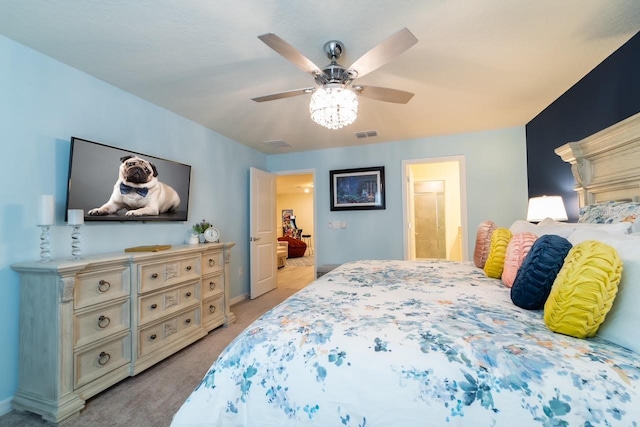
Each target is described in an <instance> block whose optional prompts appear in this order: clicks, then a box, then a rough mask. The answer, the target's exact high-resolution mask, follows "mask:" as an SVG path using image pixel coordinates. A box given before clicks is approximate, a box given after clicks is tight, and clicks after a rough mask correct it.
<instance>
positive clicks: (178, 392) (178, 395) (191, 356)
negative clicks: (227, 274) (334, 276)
mask: <svg viewBox="0 0 640 427" xmlns="http://www.w3.org/2000/svg"><path fill="white" fill-rule="evenodd" d="M291 270H292V269H291V268H290V270H289V272H287V273H286V276H284V277H290V276H289V274H292V273H294V271H291ZM295 270H296V271H295V274H296V276H297V277H304V278H305V279H304V280H300V279H296V280H294V281H293V282H294V283H282V282H281V281H280V273H279V280H278V288H276V289H275V290H273V291H271V292H268V293H266V294H264V295H262V296H261V297H259V298H256V299H255V300H245V301H242V302H241V303H239V304H236V305H234V306H233V307H232V308H231V311H233V313H234V314H235V315H236V318H237V320H236V322H235V323H234V324H232V325H230V326H229V327H227V328H225V327H220V328H218V329H216V330H214V331H213V332H212V333H210V334H209V335H207V336H206V337H204V338H203V339H201V340H200V341H198V342H196V343H194V344H192V345H191V346H189V347H187V348H185V349H183V350H181V351H179V352H178V353H176V354H174V355H172V356H171V357H169V358H167V359H165V360H164V361H162V362H160V363H158V364H156V365H155V366H153V367H151V368H149V369H147V370H146V371H144V372H142V373H140V374H138V375H137V376H135V377H130V378H127V379H126V380H124V381H122V382H120V383H118V384H116V385H114V386H113V387H111V388H109V389H108V390H105V391H103V392H102V393H100V394H98V395H96V396H94V397H93V398H91V399H89V400H88V401H87V403H86V406H85V408H84V409H83V410H82V412H81V413H80V415H79V416H77V417H75V418H73V419H71V420H70V421H69V422H68V423H65V424H64V425H65V426H68V427H116V426H127V427H138V426H140V427H146V426H149V427H163V426H168V425H169V424H170V423H171V418H172V416H173V414H174V413H175V412H176V411H177V410H178V409H179V408H180V406H181V405H182V403H183V402H184V400H185V399H186V398H187V396H188V395H189V394H190V393H191V392H192V391H193V389H194V388H195V387H196V386H197V385H198V384H199V383H200V381H201V380H202V377H203V376H204V374H205V373H206V372H207V370H208V369H209V366H210V365H211V364H212V363H213V361H214V360H215V359H216V358H217V357H218V355H219V354H220V352H221V351H222V350H223V349H224V348H225V347H226V346H227V344H228V343H229V342H231V340H233V338H235V337H236V336H237V335H238V334H239V333H240V332H242V330H244V329H245V328H246V327H247V326H248V325H249V324H250V323H251V322H253V321H254V320H255V319H256V318H258V317H259V316H260V315H262V314H263V313H264V312H266V311H267V310H269V309H270V308H272V307H274V306H276V305H277V304H279V303H280V302H282V301H284V300H285V299H286V298H287V297H289V296H290V295H292V294H293V293H295V292H296V291H298V290H299V289H301V288H303V287H304V286H306V284H308V283H310V282H311V281H312V280H313V267H295ZM46 425H48V424H47V423H45V422H44V421H43V420H42V418H40V417H39V416H37V415H34V414H31V413H17V412H16V411H11V412H10V413H8V414H6V415H3V416H2V417H0V426H3V427H4V426H6V427H9V426H11V427H32V426H46Z"/></svg>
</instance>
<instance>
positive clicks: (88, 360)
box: [74, 333, 131, 388]
mask: <svg viewBox="0 0 640 427" xmlns="http://www.w3.org/2000/svg"><path fill="white" fill-rule="evenodd" d="M129 362H131V334H128V333H127V334H126V335H124V336H122V337H120V338H116V339H114V340H111V341H106V342H105V343H103V344H100V345H97V346H95V347H93V348H91V349H89V350H84V351H83V352H80V353H77V354H75V355H74V365H75V369H74V386H75V388H77V387H80V386H82V385H84V384H86V383H88V382H91V381H93V380H94V379H96V378H99V377H101V376H103V375H105V374H107V373H109V372H111V371H113V370H114V369H117V368H119V367H121V366H123V365H126V364H127V363H129Z"/></svg>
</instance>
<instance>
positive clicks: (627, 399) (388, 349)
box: [172, 115, 640, 427]
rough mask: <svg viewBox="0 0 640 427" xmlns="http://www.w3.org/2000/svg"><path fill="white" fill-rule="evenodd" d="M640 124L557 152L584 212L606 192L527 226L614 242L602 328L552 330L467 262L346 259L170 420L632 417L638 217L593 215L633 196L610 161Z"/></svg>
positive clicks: (538, 421)
mask: <svg viewBox="0 0 640 427" xmlns="http://www.w3.org/2000/svg"><path fill="white" fill-rule="evenodd" d="M639 124H640V115H638V116H633V117H631V118H630V119H627V120H626V121H624V122H621V123H620V124H617V125H615V126H613V127H611V128H609V129H606V130H604V131H602V132H599V133H598V134H596V135H594V136H592V137H589V138H585V140H582V141H578V142H575V143H570V144H567V145H566V146H563V147H561V148H560V149H558V150H557V152H558V154H559V155H560V156H561V157H563V159H564V160H565V161H568V162H569V163H571V164H572V170H573V171H574V176H576V181H577V185H576V191H577V193H578V195H579V198H580V205H581V207H582V208H583V211H581V212H582V214H581V215H582V216H581V219H582V218H587V217H589V215H590V212H591V213H592V211H589V209H585V208H587V207H588V206H591V205H594V204H596V203H595V202H603V201H610V200H612V199H615V200H616V201H614V202H612V203H613V204H614V205H612V206H609V205H606V209H604V210H603V209H602V208H603V205H602V204H601V203H600V204H598V209H599V211H598V212H599V214H598V215H591V216H592V217H594V218H597V220H596V221H595V222H598V223H603V224H601V225H599V224H589V226H588V227H579V226H578V225H575V226H572V225H570V224H539V225H537V226H536V227H545V229H549V230H551V229H555V230H558V233H557V235H564V236H565V237H566V239H567V241H571V243H572V244H573V245H575V246H577V245H579V244H581V243H583V242H585V241H586V242H587V243H589V242H591V241H594V239H600V240H601V241H602V242H607V245H611V247H614V248H617V250H618V252H619V253H620V258H621V261H620V262H621V265H622V264H623V265H624V269H623V270H622V274H621V280H620V282H619V286H618V288H617V296H616V297H615V301H614V302H613V308H611V311H610V312H609V313H608V314H607V319H606V320H605V321H604V323H603V324H602V328H601V329H602V331H604V332H602V333H601V332H600V331H599V332H598V334H595V336H592V337H589V338H586V339H583V338H576V337H573V336H568V335H565V334H562V333H556V332H553V331H552V330H550V328H549V327H548V324H547V323H546V322H547V319H546V316H545V310H546V307H545V310H525V309H522V308H521V307H518V306H517V305H515V304H514V302H513V298H512V296H511V289H510V288H509V287H507V286H505V284H504V283H503V281H502V280H500V279H499V278H490V277H488V276H487V272H486V271H485V270H484V269H482V268H479V267H478V266H477V265H476V264H475V262H473V263H472V262H446V261H441V262H436V261H434V262H409V261H395V260H386V261H357V262H351V263H347V264H343V265H342V266H340V267H338V268H336V269H335V270H333V271H332V272H330V273H328V274H326V275H324V276H322V277H321V278H319V279H318V280H316V281H315V282H313V283H312V284H311V285H309V286H308V287H306V288H305V289H303V290H301V291H300V292H298V293H296V294H295V295H293V296H291V297H290V298H289V299H288V300H286V301H285V302H283V303H282V304H280V305H278V306H277V307H275V308H274V309H272V310H271V311H269V312H267V313H266V314H265V315H263V316H262V317H261V318H260V319H258V320H257V321H256V322H254V323H253V324H252V325H250V326H249V327H248V328H247V329H246V330H245V331H243V332H242V333H241V334H240V335H239V336H238V337H237V338H236V339H235V340H234V341H233V342H232V343H231V344H230V345H229V346H228V347H227V348H226V349H225V350H224V351H223V352H222V353H221V355H220V357H219V358H218V360H217V361H216V362H215V363H214V364H213V365H212V366H211V368H210V370H209V371H208V373H207V374H206V375H205V377H204V378H203V380H202V382H201V383H200V384H199V385H198V386H197V388H196V389H195V390H194V391H193V393H192V394H191V395H190V396H189V397H188V398H187V400H186V401H185V403H184V404H183V406H182V407H181V408H180V410H179V411H178V412H177V413H176V414H175V416H174V419H173V422H172V426H174V427H178V426H301V425H305V426H307V425H308V426H441V425H456V426H514V425H518V426H522V427H524V426H573V425H580V426H638V425H639V423H640V353H639V350H638V348H637V346H638V345H640V334H639V332H638V331H637V330H634V328H635V329H638V327H637V325H638V324H639V323H640V316H639V315H638V314H636V312H637V311H638V310H636V309H635V308H636V305H637V302H639V301H640V290H638V289H636V288H640V255H638V253H639V251H640V249H639V248H640V237H639V236H637V235H634V234H635V233H634V234H631V235H628V233H631V232H633V231H635V229H634V227H636V226H637V224H638V223H637V222H636V223H633V222H632V221H631V222H630V226H629V228H628V229H627V230H625V233H624V234H625V235H620V234H619V233H618V232H617V231H616V233H615V234H614V233H612V232H611V230H610V228H611V227H615V228H616V230H617V229H618V228H619V227H618V226H615V225H611V224H605V223H607V222H611V221H610V219H611V218H608V217H607V216H606V215H604V214H603V212H609V211H611V210H612V209H613V210H615V211H616V212H617V216H618V217H620V212H621V209H619V207H620V205H619V203H628V201H629V199H634V198H635V197H637V195H638V191H639V189H640V186H639V185H638V183H639V182H640V179H639V178H638V177H637V176H636V175H635V174H636V172H635V169H634V168H631V167H630V168H626V169H627V173H626V174H624V173H621V172H620V170H621V169H625V167H622V166H620V165H619V166H618V167H611V166H610V164H609V163H608V161H607V158H609V159H614V160H615V161H616V162H619V161H620V159H621V158H624V161H623V164H624V165H626V164H628V163H629V162H631V164H633V162H635V164H636V165H637V164H640V148H638V147H637V146H638V144H640V142H639V141H640V131H638V129H639V128H640V126H639ZM621 152H622V153H624V154H623V155H622V157H620V156H621V155H620V153H621ZM621 199H624V202H621V201H620V200H621ZM631 203H632V206H631V207H629V206H623V208H624V209H622V211H624V212H623V214H624V215H625V216H629V215H627V214H629V212H627V211H626V210H629V209H634V208H638V206H633V202H631ZM637 205H638V204H637ZM625 209H626V210H625ZM637 211H640V208H638V210H636V211H634V212H637ZM618 219H619V218H618ZM625 219H626V218H625ZM616 221H617V220H616ZM631 224H632V225H631ZM514 226H515V224H514V225H512V226H511V227H514ZM606 227H608V228H606ZM535 230H541V228H540V229H535ZM514 231H515V229H514ZM554 236H555V234H554ZM571 236H575V237H571ZM572 239H573V240H572ZM634 239H635V240H634ZM600 240H598V241H600ZM620 242H622V243H620ZM575 246H574V247H575ZM618 252H616V253H618ZM567 258H569V256H567ZM525 260H526V258H525ZM516 280H518V279H517V278H516ZM634 285H635V286H634ZM553 286H554V287H555V286H556V283H555V282H554V285H553ZM605 332H606V333H605Z"/></svg>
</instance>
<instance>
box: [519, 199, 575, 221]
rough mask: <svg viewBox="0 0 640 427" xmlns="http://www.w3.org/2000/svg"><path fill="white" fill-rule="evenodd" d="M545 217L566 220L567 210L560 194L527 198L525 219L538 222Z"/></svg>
mask: <svg viewBox="0 0 640 427" xmlns="http://www.w3.org/2000/svg"><path fill="white" fill-rule="evenodd" d="M545 218H551V219H555V220H556V221H566V220H567V211H566V210H565V208H564V202H563V201H562V197H560V196H541V197H532V198H530V199H529V209H528V210H527V221H530V222H540V221H542V220H543V219H545Z"/></svg>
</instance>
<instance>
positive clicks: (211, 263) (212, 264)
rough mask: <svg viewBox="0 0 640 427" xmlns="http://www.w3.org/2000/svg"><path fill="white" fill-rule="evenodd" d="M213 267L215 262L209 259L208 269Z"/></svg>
mask: <svg viewBox="0 0 640 427" xmlns="http://www.w3.org/2000/svg"><path fill="white" fill-rule="evenodd" d="M214 265H216V260H215V259H213V258H209V267H213V266H214Z"/></svg>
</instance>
